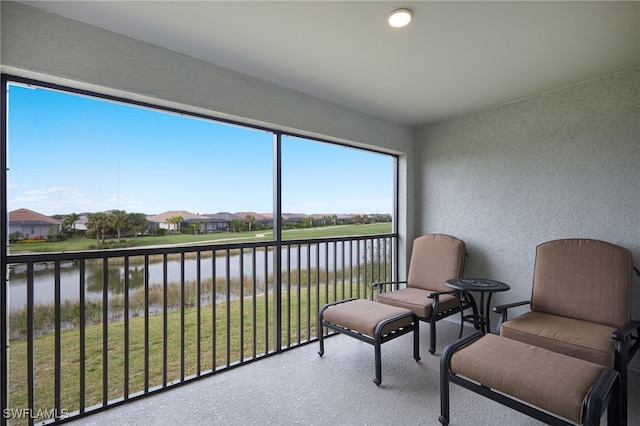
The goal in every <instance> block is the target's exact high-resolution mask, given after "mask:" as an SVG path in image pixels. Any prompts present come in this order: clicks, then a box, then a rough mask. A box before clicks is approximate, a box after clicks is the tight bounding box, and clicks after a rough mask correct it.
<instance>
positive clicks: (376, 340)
mask: <svg viewBox="0 0 640 426" xmlns="http://www.w3.org/2000/svg"><path fill="white" fill-rule="evenodd" d="M352 300H356V299H355V298H351V299H345V300H339V301H337V302H332V303H327V304H326V305H324V306H323V307H322V308H321V309H320V312H319V313H318V323H319V324H320V325H321V327H326V328H328V329H331V330H335V331H337V332H339V333H342V334H346V335H347V336H351V337H354V338H356V339H358V340H360V341H363V342H366V343H369V344H370V345H373V347H374V353H375V366H376V377H375V379H373V382H374V383H375V384H376V385H377V386H379V385H380V383H382V356H381V350H380V346H381V345H382V344H383V343H386V342H388V341H390V340H393V339H395V338H396V337H400V336H402V335H405V334H407V333H410V332H413V358H414V359H415V360H416V361H420V324H419V322H418V316H417V315H416V314H414V313H413V312H407V313H405V314H401V315H396V316H394V317H390V318H387V319H385V320H383V321H380V322H379V323H378V325H376V328H375V336H374V337H373V338H372V337H369V336H367V335H365V334H362V333H360V332H359V331H357V330H351V329H349V328H346V327H343V326H341V325H339V324H333V323H330V322H326V321H325V320H324V319H323V315H324V311H325V310H326V309H327V308H328V307H330V306H334V305H339V304H341V303H346V302H350V301H352ZM406 317H412V318H413V322H412V323H411V325H410V326H407V327H402V328H398V329H395V330H393V331H391V332H389V333H387V334H382V330H383V328H384V327H385V326H386V325H387V324H389V323H391V322H394V321H397V320H399V319H403V318H406ZM318 341H319V342H320V350H319V351H318V355H320V356H323V355H324V332H323V331H322V329H321V330H320V333H318Z"/></svg>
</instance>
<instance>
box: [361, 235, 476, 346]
mask: <svg viewBox="0 0 640 426" xmlns="http://www.w3.org/2000/svg"><path fill="white" fill-rule="evenodd" d="M465 256H466V250H465V244H464V242H463V241H462V240H459V239H458V238H456V237H453V236H451V235H446V234H428V235H423V236H421V237H418V238H416V239H415V240H414V241H413V252H412V254H411V262H410V265H409V273H408V275H407V280H406V281H399V282H375V283H373V284H372V286H373V287H374V288H375V290H376V291H373V292H372V293H377V294H376V301H377V302H379V303H384V304H387V305H392V306H397V307H400V308H406V309H409V310H411V311H412V312H414V313H415V314H416V315H417V316H418V318H419V319H420V320H421V321H425V322H428V323H429V326H430V336H429V352H431V353H432V354H433V353H435V346H436V321H439V320H441V319H443V318H446V317H448V316H451V315H454V314H456V313H458V312H459V313H460V316H461V319H460V336H462V330H463V324H464V321H463V319H462V317H463V315H464V311H465V310H466V309H468V308H472V309H473V310H474V314H477V309H476V305H475V302H474V301H473V299H471V300H468V298H467V296H465V295H464V294H463V295H461V297H458V295H457V291H456V290H453V289H451V288H449V287H447V286H445V284H444V283H445V281H447V280H448V279H450V278H460V277H461V276H462V273H463V271H464V261H465Z"/></svg>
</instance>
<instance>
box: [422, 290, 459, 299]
mask: <svg viewBox="0 0 640 426" xmlns="http://www.w3.org/2000/svg"><path fill="white" fill-rule="evenodd" d="M457 292H458V290H450V291H432V292H430V293H427V297H428V298H429V299H435V298H437V297H440V295H441V294H456V293H457Z"/></svg>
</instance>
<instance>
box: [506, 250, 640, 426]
mask: <svg viewBox="0 0 640 426" xmlns="http://www.w3.org/2000/svg"><path fill="white" fill-rule="evenodd" d="M632 262H633V259H632V255H631V252H630V251H629V250H627V249H626V248H623V247H620V246H617V245H614V244H611V243H607V242H604V241H598V240H591V239H563V240H555V241H550V242H546V243H543V244H540V245H539V246H538V247H537V248H536V259H535V266H534V272H533V288H532V292H531V300H530V301H524V302H518V303H511V304H507V305H501V306H496V307H494V308H493V310H494V312H497V313H500V314H501V317H500V322H499V324H498V329H499V330H500V335H501V336H504V337H508V338H511V339H515V340H519V341H521V342H524V343H528V344H530V345H534V346H538V347H542V348H545V349H548V350H551V351H554V352H558V353H562V354H565V355H569V356H572V357H575V358H580V359H583V360H586V361H590V362H592V363H596V364H600V365H602V366H604V367H608V368H613V369H615V370H617V371H618V373H619V374H620V382H621V387H620V389H621V390H620V391H619V392H616V394H615V395H614V398H620V399H621V401H620V407H621V410H622V412H621V419H622V422H621V423H622V424H626V419H627V397H626V395H627V364H628V363H629V360H630V359H631V358H632V357H633V356H634V355H635V353H636V352H637V351H638V347H639V346H640V340H639V339H638V334H639V333H640V321H632V320H631V284H632V272H633V269H634V267H633V263H632ZM525 305H530V310H529V311H527V312H525V313H523V314H522V315H520V316H518V317H516V318H514V319H511V320H508V316H507V314H508V310H509V309H510V308H513V307H515V306H525ZM634 333H635V335H634ZM558 374H562V372H561V371H558Z"/></svg>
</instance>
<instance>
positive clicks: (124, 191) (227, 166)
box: [7, 85, 393, 215]
mask: <svg viewBox="0 0 640 426" xmlns="http://www.w3.org/2000/svg"><path fill="white" fill-rule="evenodd" d="M7 151H8V168H9V171H8V179H7V187H8V190H7V191H8V194H7V195H8V197H7V202H8V208H9V211H12V210H16V209H19V208H27V209H30V210H34V211H36V212H38V213H42V214H45V215H54V214H63V215H64V214H70V213H93V212H99V211H105V210H113V209H118V210H124V211H126V212H127V213H144V214H147V215H151V214H159V213H163V212H166V211H171V210H186V211H189V212H191V213H197V214H212V213H217V212H231V213H235V212H257V213H268V212H272V211H273V177H272V176H273V134H272V133H269V132H266V131H263V130H256V129H251V128H244V127H240V126H235V125H229V124H225V123H220V122H215V121H210V120H205V119H200V118H193V117H189V116H185V115H177V114H170V113H165V112H161V111H156V110H151V109H145V108H140V107H135V106H130V105H125V104H120V103H114V102H108V101H104V100H100V99H96V98H90V97H86V96H79V95H74V94H68V93H62V92H57V91H52V90H47V89H42V88H28V87H24V86H20V85H10V87H9V102H8V149H7ZM282 164H283V166H282V180H283V185H282V207H283V212H286V213H304V214H316V213H317V214H349V213H354V214H365V213H367V214H368V213H381V214H386V213H392V207H393V158H392V157H391V156H388V155H383V154H378V153H372V152H368V151H364V150H359V149H354V148H347V147H344V146H339V145H334V144H329V143H321V142H316V141H312V140H307V139H303V138H296V137H285V138H283V142H282Z"/></svg>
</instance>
